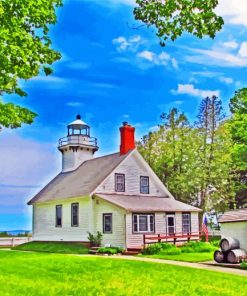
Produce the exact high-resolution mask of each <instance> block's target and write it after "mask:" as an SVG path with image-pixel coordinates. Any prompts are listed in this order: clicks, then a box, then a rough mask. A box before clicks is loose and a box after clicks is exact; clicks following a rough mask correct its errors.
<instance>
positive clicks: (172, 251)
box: [161, 243, 181, 255]
mask: <svg viewBox="0 0 247 296" xmlns="http://www.w3.org/2000/svg"><path fill="white" fill-rule="evenodd" d="M161 247H162V250H161V254H164V255H179V254H181V250H180V249H179V248H177V247H176V246H175V245H173V244H167V243H162V244H161Z"/></svg>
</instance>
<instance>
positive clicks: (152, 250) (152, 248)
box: [142, 244, 162, 255]
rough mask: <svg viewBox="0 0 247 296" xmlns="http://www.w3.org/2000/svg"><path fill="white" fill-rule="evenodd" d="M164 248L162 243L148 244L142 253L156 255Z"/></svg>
mask: <svg viewBox="0 0 247 296" xmlns="http://www.w3.org/2000/svg"><path fill="white" fill-rule="evenodd" d="M161 249H162V246H161V244H152V245H149V246H147V247H146V248H145V249H144V250H143V251H142V253H143V254H145V255H154V254H158V253H159V252H160V251H161Z"/></svg>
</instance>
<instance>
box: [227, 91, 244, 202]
mask: <svg viewBox="0 0 247 296" xmlns="http://www.w3.org/2000/svg"><path fill="white" fill-rule="evenodd" d="M230 111H231V112H232V117H231V119H230V121H229V130H230V135H231V138H232V141H233V148H232V158H233V162H234V170H235V173H236V174H237V177H235V182H236V184H237V185H238V190H236V191H237V194H236V200H235V202H236V206H238V207H240V206H247V186H246V184H247V88H242V89H240V90H238V91H236V92H235V95H234V96H233V97H232V98H231V99H230Z"/></svg>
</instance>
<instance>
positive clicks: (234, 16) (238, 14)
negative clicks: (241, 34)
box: [216, 0, 247, 26]
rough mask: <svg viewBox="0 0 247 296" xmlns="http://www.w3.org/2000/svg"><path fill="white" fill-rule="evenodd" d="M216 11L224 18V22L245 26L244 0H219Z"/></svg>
mask: <svg viewBox="0 0 247 296" xmlns="http://www.w3.org/2000/svg"><path fill="white" fill-rule="evenodd" d="M216 12H217V13H218V14H219V15H221V16H222V17H223V18H224V20H225V22H226V23H229V24H233V25H243V26H247V17H246V16H247V1H246V0H219V5H218V7H217V8H216Z"/></svg>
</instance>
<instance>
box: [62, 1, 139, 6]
mask: <svg viewBox="0 0 247 296" xmlns="http://www.w3.org/2000/svg"><path fill="white" fill-rule="evenodd" d="M66 1H68V0H66ZM84 1H87V2H94V3H96V4H98V5H104V6H112V7H115V6H119V5H127V6H136V1H135V0H84Z"/></svg>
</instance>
